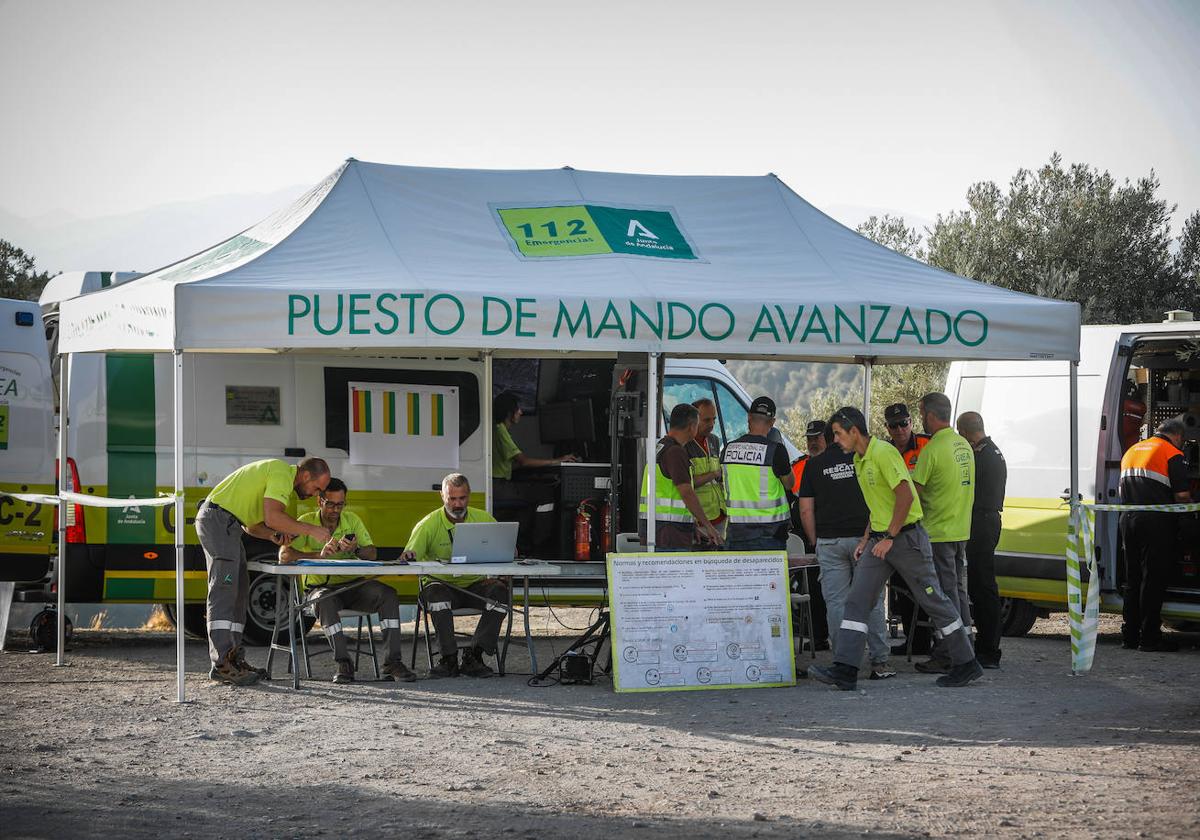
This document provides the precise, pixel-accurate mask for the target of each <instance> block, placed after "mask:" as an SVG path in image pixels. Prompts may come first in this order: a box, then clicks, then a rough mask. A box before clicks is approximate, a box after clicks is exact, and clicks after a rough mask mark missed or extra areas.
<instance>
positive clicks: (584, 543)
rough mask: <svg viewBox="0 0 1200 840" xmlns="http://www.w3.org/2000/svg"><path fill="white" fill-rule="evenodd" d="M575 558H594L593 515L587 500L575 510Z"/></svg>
mask: <svg viewBox="0 0 1200 840" xmlns="http://www.w3.org/2000/svg"><path fill="white" fill-rule="evenodd" d="M575 559H576V560H591V559H592V517H591V514H590V513H589V512H588V503H587V502H586V501H584V502H582V503H580V505H579V507H578V509H576V511H575Z"/></svg>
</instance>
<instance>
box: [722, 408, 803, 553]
mask: <svg viewBox="0 0 1200 840" xmlns="http://www.w3.org/2000/svg"><path fill="white" fill-rule="evenodd" d="M774 425H775V401H774V400H772V399H771V398H770V397H758V398H757V399H755V400H754V402H752V403H750V411H749V412H748V413H747V415H746V426H747V432H746V434H744V435H742V436H741V437H740V438H738V439H737V440H733V441H730V442H729V443H728V444H727V445H726V446H725V452H724V453H723V454H722V455H721V469H722V471H723V472H724V474H725V493H726V499H727V501H726V505H727V508H728V511H729V517H728V518H729V530H728V534H727V540H726V544H727V545H728V546H729V548H730V550H732V551H757V550H760V549H768V550H785V549H786V548H787V535H788V525H789V523H790V521H791V514H790V509H791V502H792V499H793V498H794V495H793V493H792V489H791V485H792V470H791V466H790V465H789V464H788V455H787V448H786V447H785V446H784V445H783V443H782V442H781V441H778V440H772V439H771V438H770V437H769V434H770V432H771V429H772V427H774Z"/></svg>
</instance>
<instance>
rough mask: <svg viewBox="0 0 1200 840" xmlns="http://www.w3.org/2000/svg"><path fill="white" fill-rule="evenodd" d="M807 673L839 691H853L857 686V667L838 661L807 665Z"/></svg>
mask: <svg viewBox="0 0 1200 840" xmlns="http://www.w3.org/2000/svg"><path fill="white" fill-rule="evenodd" d="M808 675H809V676H810V677H812V678H813V679H814V680H816V681H817V682H823V683H825V684H826V685H832V686H833V687H834V688H836V689H838V690H839V691H854V689H856V688H857V687H858V669H857V668H853V667H851V666H849V665H843V664H842V663H840V662H834V663H833V664H832V665H829V666H825V665H809V666H808Z"/></svg>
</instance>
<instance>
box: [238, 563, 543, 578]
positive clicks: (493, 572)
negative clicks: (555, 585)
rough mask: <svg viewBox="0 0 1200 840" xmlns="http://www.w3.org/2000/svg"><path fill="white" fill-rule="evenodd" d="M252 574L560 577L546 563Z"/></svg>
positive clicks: (322, 566)
mask: <svg viewBox="0 0 1200 840" xmlns="http://www.w3.org/2000/svg"><path fill="white" fill-rule="evenodd" d="M246 568H248V569H249V570H250V571H252V572H266V573H267V574H271V575H291V576H295V575H350V576H354V577H363V576H381V575H413V576H416V575H438V576H444V577H454V576H457V575H463V576H468V575H469V576H475V575H483V576H484V577H552V576H556V575H558V574H559V569H558V566H556V565H554V564H552V563H547V562H546V561H545V560H527V561H523V562H513V563H437V562H427V563H407V564H404V563H365V562H364V563H319V562H312V561H309V562H308V563H305V564H303V565H302V564H300V563H264V562H261V561H258V560H251V561H250V562H249V563H247V564H246Z"/></svg>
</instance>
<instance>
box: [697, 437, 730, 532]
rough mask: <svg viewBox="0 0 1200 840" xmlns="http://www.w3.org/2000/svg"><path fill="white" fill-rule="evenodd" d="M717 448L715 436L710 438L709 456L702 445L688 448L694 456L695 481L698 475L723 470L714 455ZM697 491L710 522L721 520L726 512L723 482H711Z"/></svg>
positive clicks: (718, 458)
mask: <svg viewBox="0 0 1200 840" xmlns="http://www.w3.org/2000/svg"><path fill="white" fill-rule="evenodd" d="M716 448H717V438H716V437H715V436H714V435H709V436H708V453H707V454H706V453H705V452H704V450H703V449H701V448H700V444H698V443H696V442H694V441H693V442H692V444H691V445H690V446H688V451H689V452H690V453H692V455H693V457H692V458H691V459H690V462H691V467H692V479H693V481H694V480H695V477H696V476H698V475H703V474H704V473H710V472H716V471H717V470H719V469H721V459H720V457H719V456H717V455H715V454H714V451H715V450H716ZM697 453H698V454H697ZM695 489H696V498H698V499H699V500H700V507H702V508H703V509H704V515H705V516H707V517H708V521H709V522H712V521H714V520H716V519H720V518H721V512H722V511H723V510H725V488H724V487H723V486H722V485H721V482H719V481H710V482H708V483H707V484H702V485H701V486H699V487H697V488H695Z"/></svg>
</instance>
